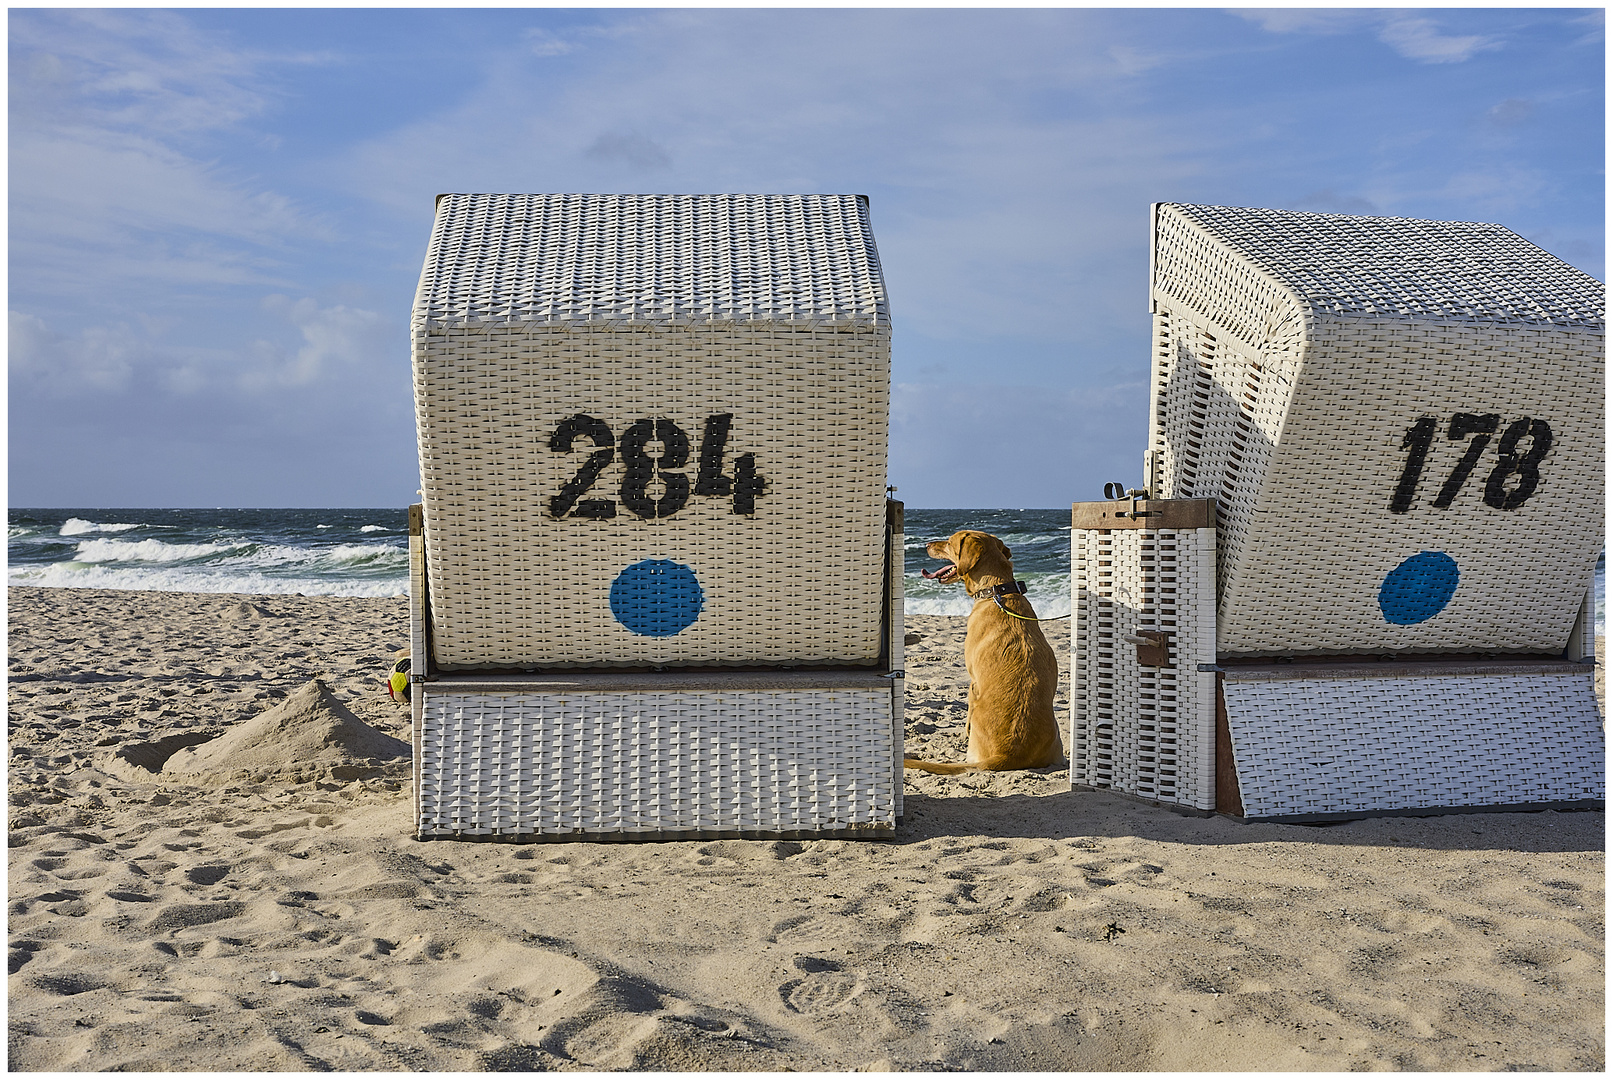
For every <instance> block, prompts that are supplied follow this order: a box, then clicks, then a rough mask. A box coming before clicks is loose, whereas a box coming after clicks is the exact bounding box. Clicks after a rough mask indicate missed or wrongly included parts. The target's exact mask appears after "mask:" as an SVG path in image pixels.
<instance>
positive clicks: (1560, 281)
mask: <svg viewBox="0 0 1613 1080" xmlns="http://www.w3.org/2000/svg"><path fill="white" fill-rule="evenodd" d="M1157 209H1158V211H1159V213H1160V214H1161V215H1163V214H1167V213H1174V214H1176V215H1180V217H1181V218H1184V219H1186V220H1187V221H1189V222H1191V223H1192V224H1193V225H1194V226H1197V228H1198V229H1200V230H1202V232H1203V233H1204V234H1206V235H1208V236H1209V237H1210V238H1212V239H1214V240H1216V241H1219V242H1220V243H1222V244H1225V245H1226V246H1227V247H1229V248H1231V249H1233V250H1234V251H1235V252H1237V253H1238V254H1240V255H1242V256H1243V257H1244V258H1246V259H1247V260H1248V261H1249V262H1251V263H1253V264H1254V265H1255V266H1256V267H1258V268H1259V269H1260V270H1262V271H1264V272H1265V273H1266V274H1268V275H1270V276H1271V277H1272V278H1274V279H1276V280H1277V281H1278V282H1279V283H1280V284H1282V285H1283V286H1285V287H1286V288H1287V289H1289V290H1290V291H1292V292H1293V293H1294V294H1295V295H1296V296H1297V297H1298V299H1299V301H1300V303H1301V304H1303V305H1305V306H1306V307H1308V308H1309V309H1310V310H1311V312H1312V313H1313V314H1315V315H1322V316H1334V317H1346V318H1349V317H1363V318H1375V319H1381V318H1385V317H1387V318H1406V319H1414V320H1419V321H1423V320H1430V319H1439V320H1459V321H1463V322H1485V323H1513V324H1518V323H1522V324H1534V325H1550V326H1573V327H1585V328H1594V329H1597V330H1600V329H1602V328H1603V326H1604V319H1605V315H1604V297H1605V293H1604V288H1603V285H1602V283H1601V282H1600V281H1598V280H1596V279H1595V278H1593V277H1591V276H1590V275H1589V274H1587V273H1585V272H1584V271H1582V270H1579V269H1576V268H1575V267H1573V266H1570V265H1568V264H1567V263H1565V262H1563V261H1562V260H1561V259H1559V258H1557V257H1556V256H1555V255H1552V254H1550V253H1549V252H1547V251H1544V250H1542V249H1541V248H1539V247H1536V246H1535V245H1534V244H1531V243H1530V242H1529V241H1527V240H1525V239H1524V238H1523V237H1521V236H1519V235H1518V234H1517V233H1515V232H1512V231H1511V230H1510V229H1506V228H1503V227H1502V226H1500V225H1490V224H1483V223H1480V222H1470V221H1423V220H1419V219H1416V218H1401V217H1362V216H1356V215H1352V214H1314V213H1306V212H1303V211H1297V210H1259V209H1246V208H1241V207H1230V206H1202V205H1197V204H1191V203H1161V204H1160V205H1159V207H1158V208H1157ZM1155 237H1156V239H1155V244H1156V246H1157V245H1158V244H1159V239H1158V237H1159V225H1158V223H1157V219H1156V232H1155ZM1171 276H1172V275H1171V272H1170V267H1169V266H1168V265H1158V264H1157V263H1156V280H1155V287H1156V288H1158V289H1160V290H1161V291H1164V292H1166V293H1167V294H1174V292H1175V291H1176V290H1175V289H1174V288H1173V283H1172V282H1171V281H1170V278H1171ZM1180 298H1181V299H1186V298H1187V297H1185V296H1183V297H1180Z"/></svg>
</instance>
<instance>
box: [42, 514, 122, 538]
mask: <svg viewBox="0 0 1613 1080" xmlns="http://www.w3.org/2000/svg"><path fill="white" fill-rule="evenodd" d="M138 528H140V526H139V525H138V524H135V523H131V522H124V521H119V522H113V523H111V524H103V523H101V522H98V521H85V520H84V519H83V518H68V519H67V520H66V521H64V522H63V523H62V531H61V533H60V534H59V535H61V536H83V535H84V534H85V533H120V532H128V531H129V530H130V529H138Z"/></svg>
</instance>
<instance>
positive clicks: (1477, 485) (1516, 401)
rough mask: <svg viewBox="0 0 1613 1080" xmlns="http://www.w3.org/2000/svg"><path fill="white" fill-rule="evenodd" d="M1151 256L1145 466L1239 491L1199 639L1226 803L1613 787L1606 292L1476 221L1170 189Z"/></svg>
mask: <svg viewBox="0 0 1613 1080" xmlns="http://www.w3.org/2000/svg"><path fill="white" fill-rule="evenodd" d="M1151 253H1152V271H1151V280H1152V293H1151V298H1152V310H1153V313H1154V341H1153V383H1154V403H1153V408H1152V410H1151V413H1150V417H1149V453H1148V459H1147V471H1148V480H1147V481H1146V484H1145V486H1146V487H1147V488H1148V490H1149V494H1150V495H1152V496H1153V497H1154V498H1155V499H1167V500H1183V499H1185V500H1203V499H1212V500H1215V501H1216V504H1217V511H1218V512H1217V514H1216V516H1215V528H1214V529H1213V530H1211V532H1210V533H1209V534H1208V536H1210V537H1213V541H1212V542H1213V543H1214V545H1215V547H1216V549H1217V559H1216V562H1217V567H1218V570H1217V577H1218V587H1217V590H1216V592H1217V603H1216V610H1215V612H1214V617H1213V618H1214V631H1213V639H1214V641H1215V643H1216V644H1215V655H1214V656H1213V657H1212V656H1209V655H1208V654H1207V653H1201V654H1200V655H1198V656H1193V657H1188V656H1186V655H1184V656H1183V659H1184V660H1191V661H1194V662H1197V663H1204V664H1206V666H1207V667H1211V668H1213V667H1215V666H1217V665H1218V664H1219V666H1220V667H1221V668H1222V669H1223V670H1222V671H1221V672H1220V673H1219V676H1218V678H1219V686H1220V691H1219V693H1220V698H1221V700H1222V701H1223V703H1224V715H1223V718H1222V740H1223V744H1224V745H1223V746H1222V752H1221V753H1220V754H1219V755H1218V756H1216V755H1211V756H1212V757H1216V760H1218V761H1219V763H1220V765H1221V771H1222V774H1223V775H1222V776H1221V789H1222V791H1221V796H1220V804H1221V805H1222V808H1223V809H1225V808H1227V807H1228V806H1229V805H1233V806H1234V807H1235V809H1236V812H1238V813H1239V814H1240V815H1241V816H1250V817H1273V818H1275V817H1287V818H1296V817H1298V818H1315V817H1327V816H1330V815H1338V814H1346V815H1347V814H1351V813H1358V812H1364V811H1368V810H1371V811H1374V812H1381V811H1385V810H1394V809H1399V810H1408V809H1422V808H1429V807H1460V806H1484V807H1494V806H1508V805H1542V804H1572V805H1577V804H1584V803H1587V802H1596V801H1598V800H1600V799H1601V798H1602V795H1603V789H1602V738H1601V731H1600V726H1599V721H1598V719H1597V710H1596V704H1595V700H1594V696H1593V694H1592V685H1591V669H1590V668H1589V667H1588V666H1587V665H1585V664H1583V663H1580V661H1582V660H1583V658H1585V657H1587V656H1590V655H1592V654H1593V652H1594V629H1593V628H1594V612H1593V611H1592V608H1591V604H1590V602H1589V592H1590V587H1591V583H1592V575H1593V573H1594V567H1595V563H1596V559H1597V555H1598V552H1599V551H1600V549H1601V546H1602V513H1603V511H1602V505H1603V489H1602V477H1603V431H1604V419H1603V404H1602V403H1603V372H1604V335H1605V322H1604V311H1603V300H1604V295H1603V294H1604V290H1603V287H1602V284H1601V283H1600V282H1598V281H1596V280H1595V279H1594V278H1591V277H1590V276H1588V275H1586V274H1584V273H1582V272H1581V271H1579V270H1576V269H1575V268H1573V267H1571V266H1569V265H1567V264H1566V263H1563V262H1562V261H1561V260H1559V259H1556V258H1555V257H1553V256H1551V255H1549V254H1548V253H1546V252H1544V251H1542V250H1541V249H1539V248H1538V247H1535V246H1534V245H1532V244H1530V243H1529V242H1527V241H1525V240H1524V239H1523V238H1521V237H1519V236H1517V235H1516V234H1514V233H1512V232H1510V231H1508V230H1506V229H1504V228H1502V227H1500V226H1498V225H1486V224H1473V223H1465V222H1440V221H1418V220H1410V219H1405V218H1372V217H1354V216H1345V215H1333V214H1311V213H1298V212H1289V211H1280V210H1257V209H1236V208H1229V207H1213V206H1197V205H1185V204H1160V205H1158V206H1156V207H1155V208H1154V214H1153V228H1152V248H1151ZM1096 512H1101V511H1087V512H1086V513H1087V516H1088V518H1090V517H1091V514H1092V513H1096ZM1078 517H1080V513H1079V512H1078ZM1078 531H1079V530H1078ZM1145 569H1146V568H1144V567H1142V566H1141V565H1140V564H1139V568H1138V570H1137V572H1138V573H1142V572H1143V571H1144V570H1145ZM1117 573H1120V571H1117ZM1077 576H1079V573H1078V574H1077ZM1076 587H1079V586H1076ZM1077 608H1078V611H1079V610H1080V599H1079V597H1078V598H1077ZM1076 622H1077V629H1076V633H1077V634H1078V639H1077V640H1078V641H1079V640H1080V638H1079V635H1080V634H1082V633H1084V632H1087V630H1090V631H1092V632H1096V630H1097V629H1098V628H1097V627H1096V625H1095V624H1089V625H1088V626H1087V627H1086V629H1083V625H1082V624H1081V621H1080V619H1079V617H1078V619H1077V620H1076ZM1200 625H1203V622H1202V617H1201V619H1200ZM1094 640H1095V641H1096V640H1097V639H1094ZM1094 655H1095V654H1094ZM1352 657H1354V658H1358V659H1357V660H1356V661H1355V662H1350V663H1344V661H1348V660H1349V659H1350V658H1352ZM1392 657H1401V658H1416V660H1417V661H1419V663H1418V664H1411V662H1410V661H1409V660H1403V662H1401V663H1400V664H1398V665H1397V664H1392V663H1384V662H1383V661H1384V660H1385V658H1392ZM1279 658H1280V659H1282V660H1285V661H1291V662H1292V663H1288V664H1283V665H1272V664H1270V663H1266V664H1262V663H1260V661H1263V660H1266V661H1269V660H1273V659H1279ZM1307 658H1326V659H1328V660H1330V661H1332V664H1331V666H1320V665H1317V664H1309V665H1307V664H1306V663H1305V661H1306V659H1307ZM1502 660H1507V661H1509V662H1508V663H1501V661H1502ZM1118 677H1120V678H1121V679H1122V681H1125V680H1127V679H1136V678H1139V677H1141V675H1140V674H1139V673H1137V672H1131V673H1129V674H1127V673H1123V674H1122V675H1120V676H1118ZM1150 677H1152V675H1150ZM1195 708H1196V709H1198V710H1199V714H1198V720H1197V722H1196V725H1195V730H1198V731H1203V730H1204V729H1205V726H1206V723H1207V721H1206V719H1205V718H1206V716H1207V715H1208V713H1207V712H1206V711H1205V710H1206V709H1207V704H1206V702H1204V701H1203V700H1201V701H1199V702H1198V703H1197V704H1196V705H1195ZM1128 722H1129V721H1128ZM1087 737H1088V738H1090V737H1091V731H1090V729H1089V730H1088V732H1087ZM1115 737H1116V738H1122V739H1123V738H1124V737H1123V736H1119V735H1117V736H1115ZM1072 741H1075V742H1077V743H1079V740H1078V739H1076V740H1072ZM1543 741H1544V742H1545V743H1547V744H1549V746H1550V751H1549V753H1548V754H1547V758H1549V764H1546V763H1543V760H1542V762H1537V761H1536V759H1537V758H1538V756H1539V755H1538V754H1536V753H1535V750H1537V749H1539V747H1540V745H1541V743H1542V742H1543ZM1205 756H1206V755H1205V754H1204V753H1203V752H1202V748H1200V752H1199V753H1197V754H1196V756H1194V760H1198V761H1201V762H1202V761H1203V760H1204V759H1205ZM1496 761H1504V762H1507V765H1506V767H1504V768H1500V769H1497V768H1496V767H1495V765H1494V762H1496ZM1484 762H1490V763H1491V764H1490V765H1489V766H1487V767H1484V766H1483V763H1484ZM1307 763H1308V764H1307ZM1234 767H1235V768H1234ZM1234 772H1235V773H1236V780H1234V778H1233V776H1232V774H1233V773H1234ZM1498 773H1499V774H1500V775H1497V774H1498ZM1237 781H1241V785H1240V784H1239V783H1238V782H1237ZM1240 786H1241V792H1240V790H1239V789H1240ZM1200 790H1201V788H1200ZM1136 793H1138V794H1144V793H1143V792H1141V791H1139V792H1136ZM1240 798H1241V803H1239V799H1240ZM1191 805H1193V806H1195V807H1197V808H1203V807H1202V805H1201V804H1200V803H1192V804H1191Z"/></svg>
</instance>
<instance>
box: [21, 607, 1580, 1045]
mask: <svg viewBox="0 0 1613 1080" xmlns="http://www.w3.org/2000/svg"><path fill="white" fill-rule="evenodd" d="M9 598H10V612H9V615H10V664H11V680H10V690H9V692H10V705H11V718H10V748H11V768H10V773H9V781H10V784H9V793H10V803H11V805H10V817H9V825H10V833H9V835H10V858H9V863H8V867H9V900H10V905H11V907H10V925H9V933H10V939H9V944H10V970H11V979H10V996H9V1003H10V1025H11V1028H10V1050H9V1064H10V1066H11V1067H12V1068H14V1069H23V1070H75V1071H86V1070H111V1069H163V1070H170V1069H171V1070H204V1069H205V1070H224V1071H238V1070H304V1069H337V1070H358V1069H391V1070H477V1069H491V1070H517V1069H615V1068H644V1069H669V1070H688V1069H733V1070H742V1069H765V1070H783V1069H795V1070H807V1069H810V1070H837V1071H838V1070H853V1069H873V1070H881V1071H883V1070H898V1069H942V1068H949V1069H958V1068H962V1069H993V1070H1020V1069H1170V1070H1196V1069H1222V1070H1249V1069H1326V1070H1352V1069H1412V1068H1418V1069H1444V1070H1485V1069H1505V1068H1524V1069H1553V1070H1601V1069H1602V1068H1603V1061H1604V1049H1603V1046H1604V1038H1603V1030H1604V1029H1603V985H1604V974H1603V973H1604V965H1603V935H1604V919H1603V914H1604V894H1603V855H1602V850H1603V828H1602V816H1601V815H1600V814H1593V813H1553V812H1543V813H1532V814H1476V815H1457V816H1447V817H1438V818H1415V819H1413V818H1387V819H1379V820H1374V821H1361V822H1353V823H1348V824H1340V825H1330V826H1281V825H1238V824H1236V823H1233V822H1230V821H1227V820H1223V819H1216V818H1212V819H1203V818H1194V817H1185V816H1180V815H1177V814H1173V813H1170V812H1168V811H1166V810H1163V809H1158V808H1154V807H1151V806H1147V805H1143V804H1139V803H1136V802H1133V801H1131V800H1127V799H1123V798H1119V797H1116V796H1110V795H1102V794H1093V793H1083V792H1073V791H1070V790H1069V787H1068V781H1067V776H1066V774H1065V773H1064V771H1063V770H1061V769H1052V770H1047V771H1045V772H1028V773H1014V774H991V775H973V776H963V777H955V778H954V777H941V776H928V775H920V776H910V778H909V781H908V790H907V797H906V798H907V813H906V817H905V819H904V821H903V822H902V825H901V829H900V832H899V835H898V837H897V839H895V840H893V841H874V842H868V841H844V840H818V841H777V842H766V841H737V840H725V841H680V842H671V843H649V844H598V843H558V844H540V845H510V844H475V843H459V842H448V841H433V842H430V843H421V842H418V841H415V840H413V839H411V838H410V836H409V828H410V802H409V799H410V791H409V780H408V773H407V765H406V762H404V761H402V760H401V759H396V758H391V757H389V756H388V753H387V749H388V747H393V746H395V745H396V744H394V743H390V742H387V741H385V740H386V739H387V738H388V737H390V738H392V739H398V740H407V739H408V737H409V734H408V721H407V713H406V711H405V709H404V708H403V707H402V706H401V705H394V704H393V703H392V702H390V701H389V700H388V698H387V695H386V692H385V690H384V688H383V687H382V684H381V679H382V678H383V676H384V675H385V673H386V672H387V670H388V669H389V665H390V660H391V656H392V653H393V651H394V650H396V649H398V648H400V647H402V646H403V645H404V644H405V643H406V636H407V635H406V630H407V621H406V615H405V608H404V603H403V601H401V600H345V599H343V600H337V599H314V598H302V597H279V596H274V597H269V596H262V597H243V596H206V595H193V594H173V593H170V594H163V593H133V592H111V591H88V590H50V589H28V588H13V589H11V590H10V592H9ZM908 625H909V629H910V640H911V641H912V644H911V645H910V646H909V659H908V665H907V667H908V671H909V672H910V678H909V683H908V686H909V688H910V690H911V700H910V707H909V710H908V714H907V730H908V743H907V751H908V753H909V754H921V755H925V756H935V757H941V758H948V757H954V756H956V755H958V754H960V753H961V750H962V738H961V721H962V716H963V708H962V688H963V672H962V664H961V644H962V634H963V621H962V620H961V619H953V618H946V617H939V616H936V617H924V616H910V617H909V619H908ZM1051 637H1052V639H1053V641H1054V643H1055V645H1056V646H1057V647H1058V648H1059V652H1060V662H1061V664H1062V665H1064V666H1065V668H1066V670H1067V667H1068V642H1067V640H1066V639H1065V634H1064V633H1063V632H1062V631H1061V630H1057V629H1056V630H1055V631H1054V633H1053V634H1052V635H1051ZM316 679H317V680H319V683H318V684H314V683H312V682H311V680H316ZM320 687H322V688H323V689H320ZM299 695H300V696H299ZM1059 704H1060V708H1061V709H1062V708H1063V707H1064V700H1063V698H1061V699H1060V703H1059ZM354 724H356V725H359V727H353V726H352V725H354ZM320 725H323V727H321V726H320ZM359 728H362V729H363V730H360V729H359ZM321 731H322V732H324V734H319V732H321ZM277 732H278V733H279V734H275V733H277ZM366 732H368V734H366ZM214 736H217V737H216V738H215V737H214ZM231 738H233V739H234V740H235V741H234V743H226V742H225V741H224V740H225V739H231ZM232 748H233V752H231V753H224V752H223V751H229V750H232ZM251 753H256V754H258V755H259V756H258V757H257V758H255V759H253V760H251V761H247V758H248V757H249V756H250V754H251ZM175 759H178V760H179V761H189V762H190V763H191V765H192V766H194V771H191V772H183V773H171V772H170V771H169V769H168V766H167V764H166V763H167V762H169V761H174V760H175ZM288 761H290V762H292V763H293V764H294V765H295V766H296V767H295V768H292V767H289V766H287V762H288ZM153 762H156V763H157V765H158V766H159V767H160V768H161V769H162V771H161V772H153V771H151V769H150V765H151V764H152V763H153ZM243 762H246V764H247V767H246V768H237V767H236V766H239V765H241V764H242V763H243ZM204 766H205V767H204ZM344 769H346V770H352V771H343V770H344Z"/></svg>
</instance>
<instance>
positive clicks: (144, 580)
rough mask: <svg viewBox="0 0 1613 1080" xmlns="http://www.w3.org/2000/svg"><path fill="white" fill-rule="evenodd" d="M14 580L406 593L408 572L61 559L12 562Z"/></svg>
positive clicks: (156, 588)
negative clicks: (360, 576)
mask: <svg viewBox="0 0 1613 1080" xmlns="http://www.w3.org/2000/svg"><path fill="white" fill-rule="evenodd" d="M7 579H8V581H9V583H10V584H12V585H35V586H43V587H47V588H64V589H131V590H135V591H138V592H198V593H261V594H265V595H268V594H280V595H288V594H291V593H301V594H302V595H304V596H353V597H359V596H370V597H374V596H405V595H407V594H408V577H407V575H406V574H389V575H387V576H386V577H378V578H374V579H368V580H352V579H348V580H333V579H331V578H321V577H318V576H302V575H297V574H291V575H280V574H268V573H264V572H262V571H250V570H248V571H241V570H239V569H231V568H212V569H206V568H204V569H198V568H195V567H179V566H166V567H164V566H156V567H133V566H107V565H103V564H97V563H79V562H58V563H50V564H48V565H45V566H30V567H13V568H12V569H11V570H10V571H9V572H8V574H7Z"/></svg>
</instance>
